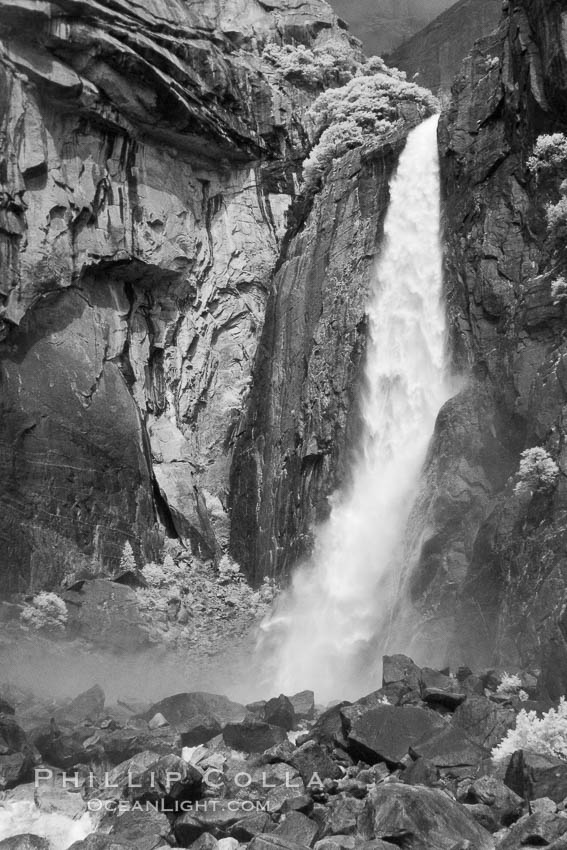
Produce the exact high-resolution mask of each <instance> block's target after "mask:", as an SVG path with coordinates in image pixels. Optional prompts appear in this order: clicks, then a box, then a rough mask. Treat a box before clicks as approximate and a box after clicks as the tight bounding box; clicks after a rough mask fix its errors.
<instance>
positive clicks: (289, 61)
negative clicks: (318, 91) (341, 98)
mask: <svg viewBox="0 0 567 850" xmlns="http://www.w3.org/2000/svg"><path fill="white" fill-rule="evenodd" d="M262 57H263V58H264V59H265V60H267V62H268V63H269V64H270V65H271V66H272V67H273V68H274V69H275V70H276V71H277V72H278V73H279V74H280V75H281V76H282V77H284V78H285V79H289V80H293V81H294V82H296V83H299V84H300V85H301V84H302V83H303V84H304V85H307V86H310V87H311V86H325V85H331V84H333V83H335V84H339V85H341V84H344V83H346V82H348V81H349V80H351V79H352V78H353V76H354V75H355V74H356V73H357V71H359V69H360V67H361V63H360V61H358V60H357V58H356V55H355V53H354V51H353V50H352V49H351V48H350V47H349V46H348V45H347V44H343V43H336V44H329V45H327V46H326V47H325V48H321V47H316V48H315V49H314V50H312V49H310V48H309V47H305V46H304V45H303V44H297V45H295V44H283V45H279V44H274V43H273V42H272V43H270V44H267V45H266V47H265V48H264V51H263V54H262Z"/></svg>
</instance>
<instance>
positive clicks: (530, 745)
mask: <svg viewBox="0 0 567 850" xmlns="http://www.w3.org/2000/svg"><path fill="white" fill-rule="evenodd" d="M516 750H526V751H528V752H531V753H536V754H538V755H543V756H555V757H556V758H562V759H565V760H567V701H566V700H565V697H561V700H560V701H559V706H558V707H557V708H556V709H555V708H550V709H549V711H547V712H545V713H544V714H543V715H542V717H538V716H537V714H536V712H535V711H525V709H522V710H521V711H520V712H519V714H518V716H517V718H516V727H515V729H510V731H509V732H508V733H507V735H506V737H505V738H504V739H503V740H502V741H501V742H500V744H498V746H496V747H494V749H493V750H492V758H493V759H495V761H501V760H502V759H504V758H506V757H507V756H511V755H512V754H513V753H515V752H516Z"/></svg>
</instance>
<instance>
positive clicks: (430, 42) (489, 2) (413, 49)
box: [387, 0, 502, 93]
mask: <svg viewBox="0 0 567 850" xmlns="http://www.w3.org/2000/svg"><path fill="white" fill-rule="evenodd" d="M501 13H502V2H501V0H459V2H458V3H455V4H454V5H452V6H451V7H450V8H449V9H447V10H446V11H443V12H442V14H440V15H439V16H438V17H437V18H435V20H434V21H432V22H431V23H429V24H428V25H427V26H426V27H424V28H423V29H422V30H420V31H419V32H418V33H416V34H415V35H412V37H411V38H408V39H407V40H404V42H403V44H401V45H399V46H397V47H396V49H395V50H393V51H389V52H388V55H387V61H388V63H389V64H391V65H393V66H394V67H396V68H400V69H401V70H402V71H405V72H406V73H407V75H408V77H409V78H410V79H412V78H415V79H417V81H418V82H419V83H420V84H421V85H423V86H427V88H430V89H431V90H432V91H434V92H435V93H448V92H449V91H450V89H451V84H452V82H453V79H454V77H455V75H456V74H457V73H458V71H459V70H460V66H461V63H462V61H463V58H464V57H465V56H466V55H467V54H468V53H469V51H470V49H471V46H472V45H473V44H474V42H475V41H476V40H477V39H479V38H482V37H483V36H485V35H488V34H489V33H490V32H491V31H492V30H493V29H495V28H496V26H497V25H498V23H499V21H500V16H501ZM416 75H417V76H416Z"/></svg>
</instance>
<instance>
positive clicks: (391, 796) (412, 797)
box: [358, 783, 494, 850]
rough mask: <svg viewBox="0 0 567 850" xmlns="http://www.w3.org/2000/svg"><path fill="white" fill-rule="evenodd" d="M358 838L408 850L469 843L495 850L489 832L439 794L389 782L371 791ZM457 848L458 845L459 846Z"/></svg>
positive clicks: (445, 849)
mask: <svg viewBox="0 0 567 850" xmlns="http://www.w3.org/2000/svg"><path fill="white" fill-rule="evenodd" d="M358 829H359V833H360V835H361V836H362V837H363V838H365V839H367V840H370V839H372V838H380V839H382V840H384V841H393V842H394V843H398V842H399V841H400V838H401V836H403V841H404V844H403V846H404V848H408V850H432V848H435V850H454V848H455V845H457V844H458V842H459V841H470V845H471V847H474V850H494V841H493V839H492V836H491V835H490V833H488V832H487V831H486V830H485V829H483V828H482V827H480V826H479V825H478V824H477V823H476V822H475V821H474V819H473V818H471V817H470V816H469V815H468V814H467V811H466V807H465V806H461V805H459V804H458V803H456V802H454V800H452V799H451V798H450V797H448V796H447V795H446V794H445V793H443V792H442V791H438V790H436V789H432V788H424V787H422V786H411V785H403V784H398V783H391V784H386V785H380V786H377V787H376V788H373V789H372V790H371V791H370V793H369V795H368V799H367V802H366V804H365V809H364V812H363V813H362V815H361V816H360V818H359V821H358ZM459 846H460V845H459Z"/></svg>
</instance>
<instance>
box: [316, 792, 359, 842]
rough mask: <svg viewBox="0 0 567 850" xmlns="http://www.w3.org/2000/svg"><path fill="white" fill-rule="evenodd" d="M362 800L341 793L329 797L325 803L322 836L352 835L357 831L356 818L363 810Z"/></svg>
mask: <svg viewBox="0 0 567 850" xmlns="http://www.w3.org/2000/svg"><path fill="white" fill-rule="evenodd" d="M365 806H366V803H365V801H364V800H357V799H356V797H351V796H350V795H349V794H345V793H341V794H338V795H337V796H336V797H331V799H330V800H329V802H328V803H327V806H326V809H327V812H326V815H325V821H324V824H323V834H324V835H354V834H355V833H356V831H357V823H358V818H359V817H360V815H361V814H362V812H363V811H364V810H365Z"/></svg>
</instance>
